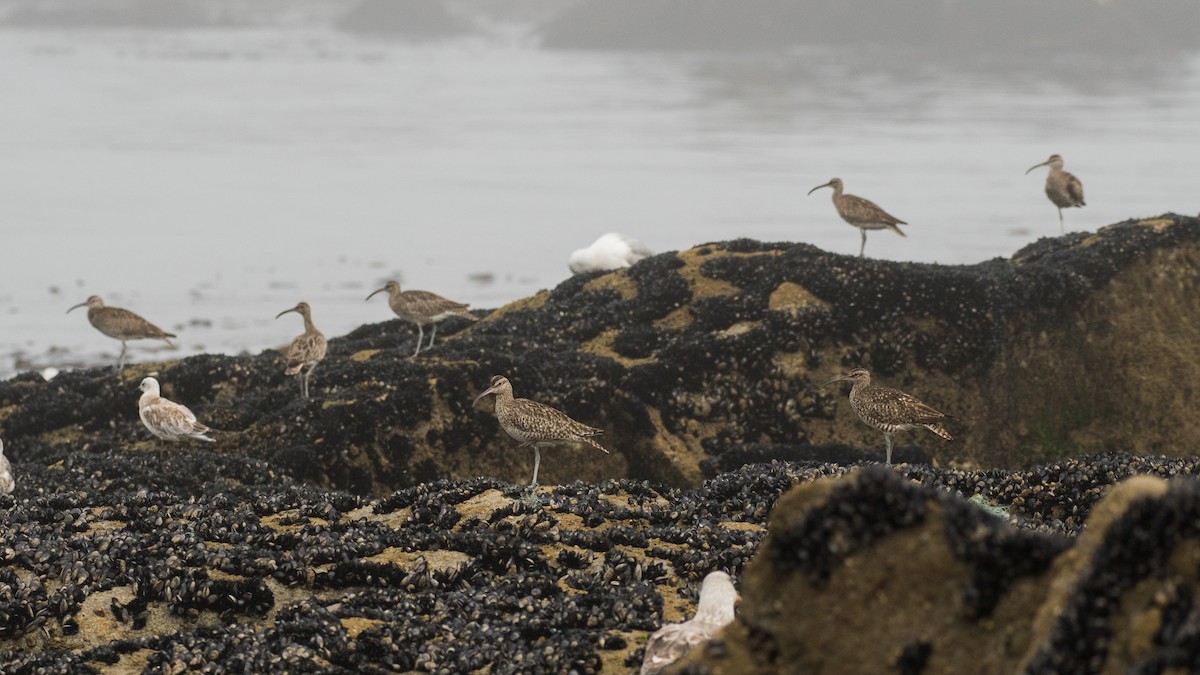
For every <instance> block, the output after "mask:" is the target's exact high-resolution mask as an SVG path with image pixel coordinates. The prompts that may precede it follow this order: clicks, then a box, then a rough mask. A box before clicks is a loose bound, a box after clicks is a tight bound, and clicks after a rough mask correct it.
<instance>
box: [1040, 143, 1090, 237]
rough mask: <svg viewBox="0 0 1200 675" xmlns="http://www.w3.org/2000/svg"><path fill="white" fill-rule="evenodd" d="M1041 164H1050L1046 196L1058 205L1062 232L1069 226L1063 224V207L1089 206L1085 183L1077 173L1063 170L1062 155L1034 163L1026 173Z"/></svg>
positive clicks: (1059, 227)
mask: <svg viewBox="0 0 1200 675" xmlns="http://www.w3.org/2000/svg"><path fill="white" fill-rule="evenodd" d="M1039 166H1049V167H1050V173H1048V174H1046V197H1048V198H1049V199H1050V201H1051V202H1052V203H1053V204H1054V205H1055V206H1057V207H1058V229H1059V231H1060V232H1066V231H1067V228H1066V226H1065V225H1063V214H1062V210H1063V209H1068V208H1071V207H1080V206H1087V204H1086V203H1085V202H1084V201H1083V183H1081V182H1080V181H1079V179H1078V178H1076V177H1075V174H1072V173H1068V172H1066V171H1063V158H1062V155H1050V159H1048V160H1046V161H1044V162H1042V163H1041V164H1034V165H1033V166H1031V167H1029V168H1028V169H1026V171H1025V175H1027V176H1028V175H1029V172H1030V171H1033V170H1034V169H1036V168H1038V167H1039Z"/></svg>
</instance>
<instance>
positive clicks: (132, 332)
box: [67, 295, 175, 370]
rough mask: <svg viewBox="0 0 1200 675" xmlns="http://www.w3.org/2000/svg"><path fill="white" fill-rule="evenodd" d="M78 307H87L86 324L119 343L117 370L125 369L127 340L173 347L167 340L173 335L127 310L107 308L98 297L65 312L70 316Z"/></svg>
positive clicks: (95, 296)
mask: <svg viewBox="0 0 1200 675" xmlns="http://www.w3.org/2000/svg"><path fill="white" fill-rule="evenodd" d="M80 307H87V310H88V313H87V317H88V322H89V323H91V324H92V326H93V327H94V328H95V329H96V330H98V331H100V332H101V333H104V334H105V335H107V336H108V337H110V338H116V339H118V340H120V341H121V356H120V357H118V358H117V370H121V369H122V368H124V367H125V349H126V344H125V342H126V341H127V340H141V339H147V338H148V339H153V340H162V341H163V342H166V343H167V344H168V345H171V346H172V347H174V346H175V345H174V344H171V341H170V340H168V339H167V338H173V337H175V334H174V333H168V332H166V331H165V330H163V329H161V328H159V327H158V326H155V325H154V324H152V323H150V322H149V321H147V320H145V319H143V318H142V317H140V316H138V315H137V314H134V313H133V312H131V311H129V310H127V309H122V308H120V307H108V306H106V305H105V304H104V301H103V300H101V299H100V296H98V295H93V296H91V297H89V298H88V299H87V300H84V301H83V302H81V303H79V304H78V305H75V306H73V307H71V309H68V310H67V313H68V314H70V313H71V311H72V310H75V309H78V308H80Z"/></svg>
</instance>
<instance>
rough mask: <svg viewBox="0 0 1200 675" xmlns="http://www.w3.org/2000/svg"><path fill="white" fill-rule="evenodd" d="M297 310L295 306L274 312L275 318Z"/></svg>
mask: <svg viewBox="0 0 1200 675" xmlns="http://www.w3.org/2000/svg"><path fill="white" fill-rule="evenodd" d="M299 311H300V310H298V309H296V308H295V307H293V308H291V309H285V310H283V311H282V312H280V313H278V314H276V315H275V318H276V319H278V318H279V317H281V316H283V315H284V314H287V313H288V312H299Z"/></svg>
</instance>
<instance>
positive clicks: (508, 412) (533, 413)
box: [471, 375, 608, 487]
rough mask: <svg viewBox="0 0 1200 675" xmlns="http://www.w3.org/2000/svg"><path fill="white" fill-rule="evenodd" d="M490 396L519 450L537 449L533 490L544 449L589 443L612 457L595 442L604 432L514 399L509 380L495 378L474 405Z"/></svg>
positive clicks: (502, 425)
mask: <svg viewBox="0 0 1200 675" xmlns="http://www.w3.org/2000/svg"><path fill="white" fill-rule="evenodd" d="M488 394H495V395H496V419H497V420H498V421H499V422H500V428H502V429H504V433H506V434H508V435H509V436H511V437H512V439H513V440H515V441H520V443H521V444H520V445H519V446H518V447H521V448H523V447H525V446H527V445H531V446H533V481H531V482H530V483H529V486H530V487H537V476H538V467H539V466H540V465H541V463H542V452H541V449H540V448H541V447H542V446H547V447H549V446H555V445H564V444H568V443H586V444H587V445H590V446H592V447H593V448H596V449H597V450H602V451H604V453H605V454H608V450H605V449H604V446H602V445H600V444H599V443H597V442H596V441H594V440H592V438H591V437H592V436H599V435H601V434H603V433H604V430H603V429H597V428H595V427H589V426H588V425H586V424H583V423H582V422H576V421H575V420H573V419H571V418H570V417H567V416H566V415H565V414H563V413H561V412H559V411H558V410H555V409H554V408H551V407H550V406H548V405H546V404H544V403H538V402H537V401H531V400H529V399H527V398H513V389H512V384H511V383H510V382H509V381H508V378H506V377H502V376H500V375H497V376H495V377H493V378H492V386H490V387H488V388H487V390H485V391H484V392H483V393H482V394H480V395H479V396H477V397H475V401H474V402H472V403H471V405H472V406H474V405H475V404H476V403H479V399H481V398H483V397H484V396H487V395H488Z"/></svg>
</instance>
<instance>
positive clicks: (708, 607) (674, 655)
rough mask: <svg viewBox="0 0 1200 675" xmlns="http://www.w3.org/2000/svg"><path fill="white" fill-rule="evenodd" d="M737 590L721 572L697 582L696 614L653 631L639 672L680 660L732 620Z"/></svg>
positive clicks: (650, 673) (652, 673) (646, 674)
mask: <svg viewBox="0 0 1200 675" xmlns="http://www.w3.org/2000/svg"><path fill="white" fill-rule="evenodd" d="M736 602H737V590H735V589H734V587H733V580H732V579H730V578H729V575H728V574H726V573H724V572H710V573H709V574H708V576H706V577H704V584H703V585H702V586H700V603H699V607H697V608H696V616H694V617H692V618H691V619H690V620H688V621H684V622H683V623H671V624H667V625H665V626H663V627H662V628H659V629H658V630H656V631H654V634H653V635H651V636H650V640H649V641H647V642H646V652H645V654H646V655H645V656H644V657H642V672H641V675H657V673H658V672H659V671H661V670H662V669H663V668H666V667H667V666H669V665H671V664H672V663H674V662H676V661H678V660H679V658H680V657H682V656H683V655H684V654H687V653H688V652H689V651H691V649H692V647H695V646H696V645H698V644H701V643H703V642H706V641H708V640H709V639H711V638H712V636H713V635H715V634H716V633H717V631H719V630H721V629H722V628H724V627H725V626H726V625H728V624H729V623H730V622H732V621H733V614H734V604H735V603H736Z"/></svg>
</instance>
